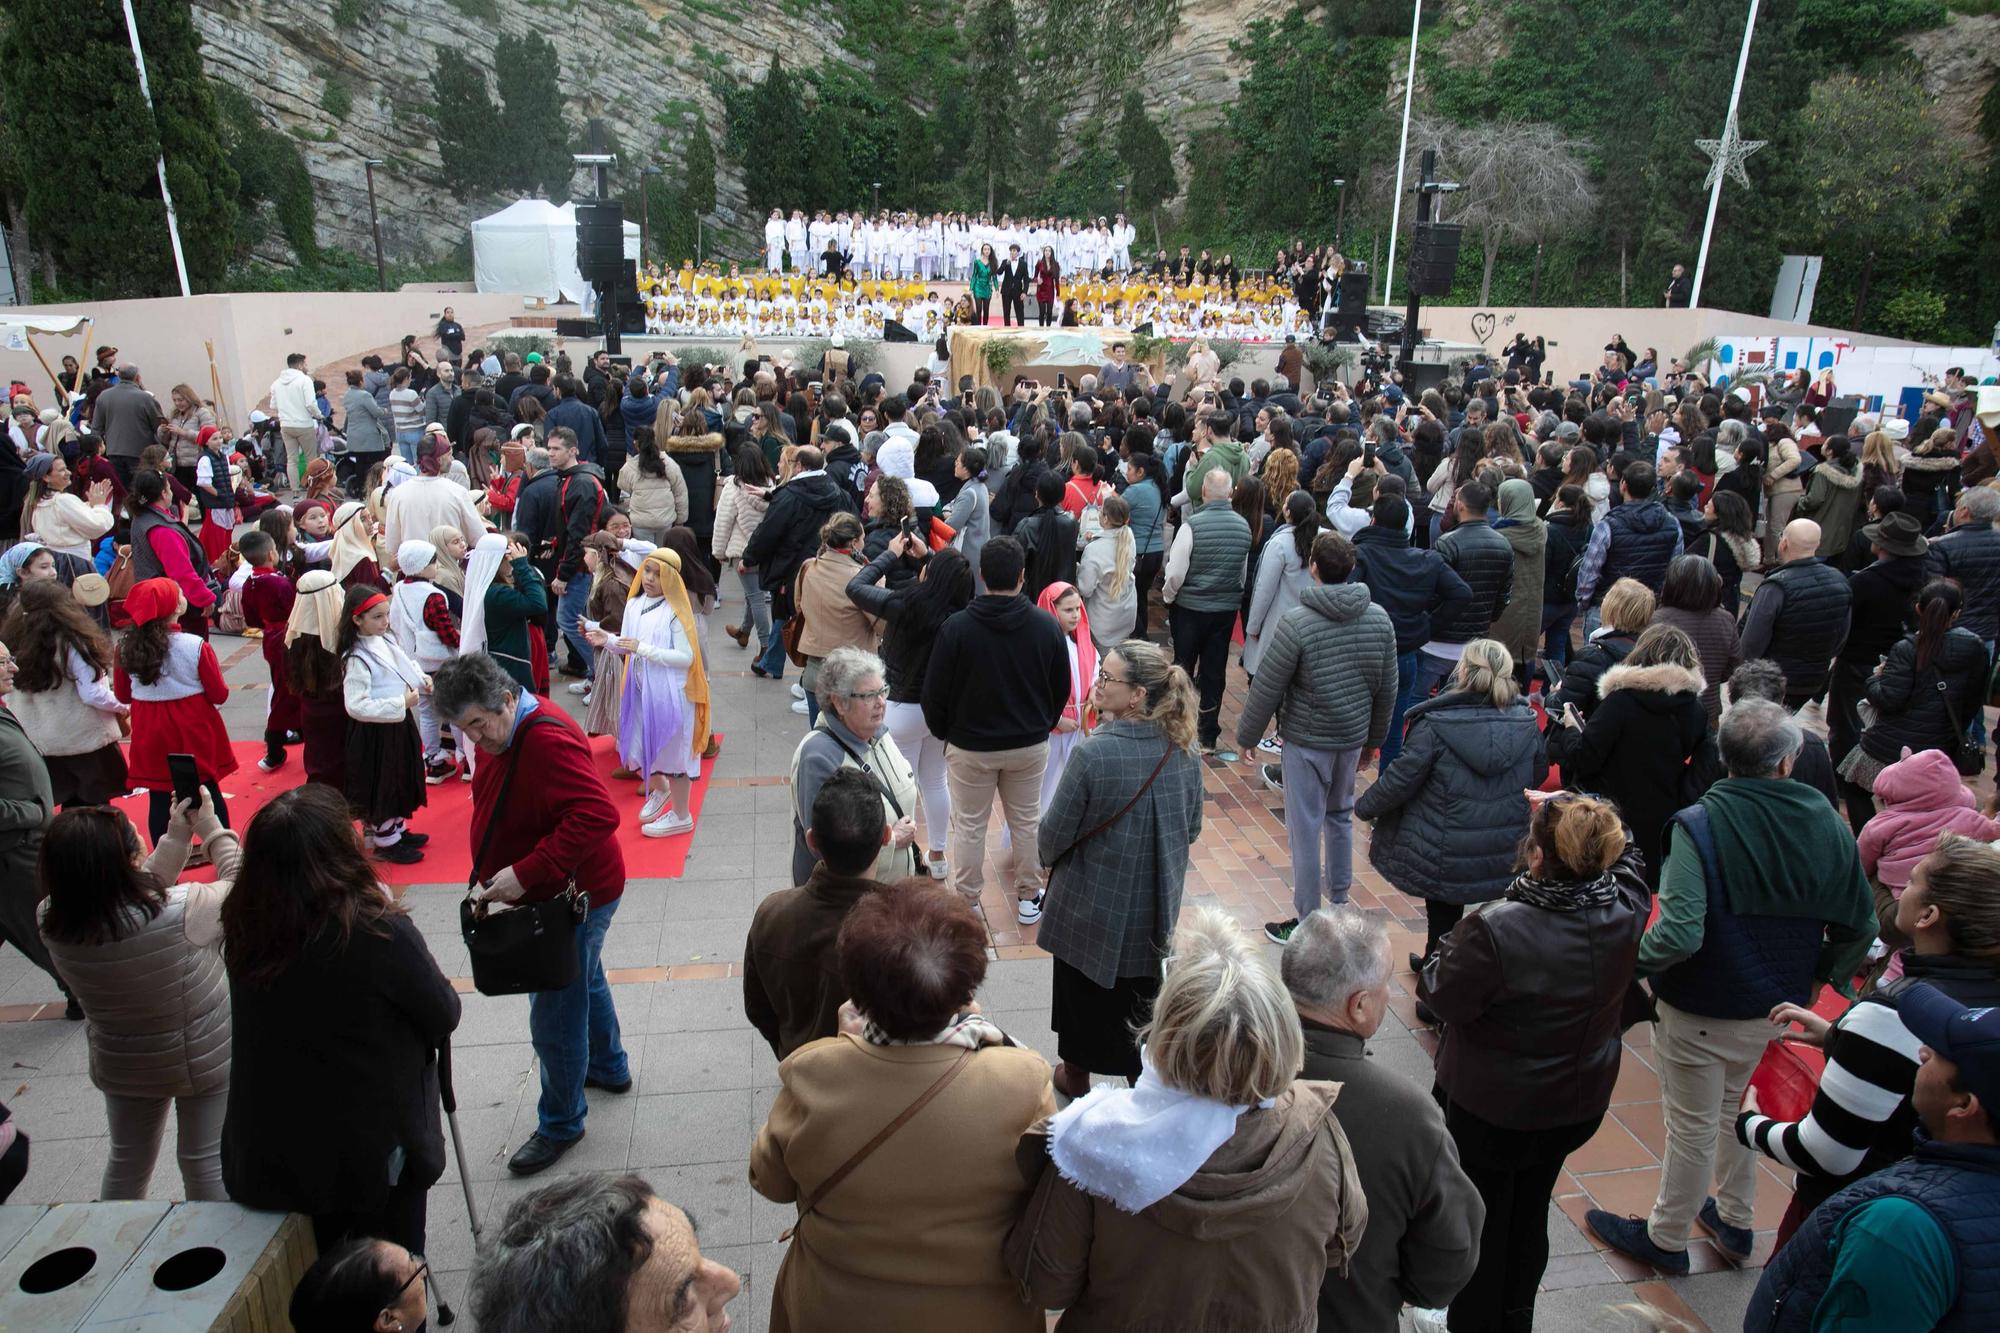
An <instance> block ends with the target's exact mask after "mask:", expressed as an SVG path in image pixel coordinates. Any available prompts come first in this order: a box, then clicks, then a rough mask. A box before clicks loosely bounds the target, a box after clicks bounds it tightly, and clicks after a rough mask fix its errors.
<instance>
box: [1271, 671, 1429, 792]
mask: <svg viewBox="0 0 2000 1333" xmlns="http://www.w3.org/2000/svg"><path fill="white" fill-rule="evenodd" d="M1416 696H1417V653H1416V650H1414V649H1412V650H1411V651H1409V652H1407V653H1398V654H1396V707H1395V710H1394V711H1393V712H1391V713H1390V714H1389V735H1388V738H1387V739H1385V740H1384V741H1383V742H1382V753H1381V754H1380V756H1378V757H1377V760H1376V764H1375V771H1376V772H1377V773H1386V772H1388V771H1389V765H1390V764H1392V763H1394V762H1395V761H1396V756H1397V755H1399V754H1401V753H1402V752H1403V714H1405V713H1407V712H1409V711H1410V704H1411V703H1412V702H1414V701H1415V699H1416ZM1286 804H1287V806H1289V805H1290V802H1289V801H1288V802H1286Z"/></svg>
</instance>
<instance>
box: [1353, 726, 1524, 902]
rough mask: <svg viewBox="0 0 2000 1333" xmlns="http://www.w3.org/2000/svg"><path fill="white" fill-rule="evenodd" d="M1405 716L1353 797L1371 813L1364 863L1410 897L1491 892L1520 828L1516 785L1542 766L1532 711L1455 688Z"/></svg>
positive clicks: (1507, 876) (1474, 896)
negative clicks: (1368, 783) (1387, 755)
mask: <svg viewBox="0 0 2000 1333" xmlns="http://www.w3.org/2000/svg"><path fill="white" fill-rule="evenodd" d="M1405 717H1406V718H1407V720H1408V723H1409V729H1408V731H1407V732H1405V733H1404V736H1403V751H1402V753H1401V754H1399V755H1397V756H1396V762H1394V763H1393V764H1390V765H1389V767H1388V769H1387V770H1386V771H1385V772H1384V773H1383V774H1382V776H1381V777H1379V778H1377V779H1376V780H1375V785H1374V786H1372V787H1370V788H1369V789H1368V790H1367V791H1366V792H1363V793H1362V795H1361V799H1360V800H1359V801H1357V802H1356V803H1355V806H1354V816H1355V818H1357V819H1367V820H1372V821H1374V823H1375V832H1374V836H1373V837H1372V838H1371V839H1370V840H1369V847H1368V860H1369V863H1370V864H1371V865H1373V866H1374V867H1375V868H1376V869H1377V870H1379V871H1381V872H1382V874H1383V875H1384V877H1386V878H1387V879H1388V881H1389V883H1390V884H1392V885H1394V886H1395V887H1396V888H1398V889H1400V890H1401V891H1402V892H1404V893H1408V894H1412V895H1414V896H1416V897H1419V898H1428V899H1431V900H1432V901H1435V902H1444V903H1483V902H1487V901H1489V900H1491V899H1494V898H1498V897H1499V896H1500V893H1501V891H1502V890H1503V889H1505V888H1506V887H1507V885H1508V883H1509V882H1510V881H1511V880H1512V879H1513V878H1514V855H1515V852H1516V850H1517V849H1518V847H1519V845H1520V842H1521V835H1522V834H1523V833H1524V832H1526V831H1527V828H1528V798H1527V797H1526V796H1524V795H1522V792H1523V791H1525V790H1526V789H1527V788H1529V787H1538V786H1540V785H1541V782H1542V779H1543V778H1545V777H1547V776H1548V771H1549V766H1548V761H1547V760H1545V759H1544V758H1543V757H1542V743H1541V732H1540V729H1539V728H1538V727H1537V726H1536V725H1535V715H1534V713H1533V711H1531V710H1530V709H1529V707H1528V705H1527V704H1525V703H1522V702H1520V701H1518V700H1517V701H1516V702H1514V703H1512V704H1510V705H1509V706H1507V707H1506V708H1495V707H1494V706H1493V705H1492V704H1490V703H1488V702H1487V701H1486V699H1485V698H1484V696H1479V695H1472V694H1468V693H1465V692H1464V691H1460V690H1455V691H1452V692H1451V693H1449V694H1440V695H1438V696H1436V697H1435V698H1432V699H1427V700H1425V701H1424V702H1422V703H1420V704H1418V705H1416V706H1415V707H1413V708H1411V709H1410V711H1409V712H1408V713H1407V714H1405Z"/></svg>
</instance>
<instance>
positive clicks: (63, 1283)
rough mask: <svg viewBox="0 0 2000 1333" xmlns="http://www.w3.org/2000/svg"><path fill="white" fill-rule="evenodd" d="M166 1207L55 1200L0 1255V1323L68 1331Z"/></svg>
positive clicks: (51, 1332) (40, 1332)
mask: <svg viewBox="0 0 2000 1333" xmlns="http://www.w3.org/2000/svg"><path fill="white" fill-rule="evenodd" d="M172 1208H173V1205H172V1204H170V1203H166V1202H164V1201H162V1202H157V1203H155V1202H137V1203H59V1204H56V1205H55V1206H54V1207H52V1208H50V1209H49V1210H48V1211H47V1212H45V1213H43V1214H42V1216H41V1218H40V1220H39V1221H37V1222H36V1223H35V1225H34V1226H32V1227H30V1228H29V1230H28V1234H27V1235H25V1236H23V1237H21V1239H20V1240H19V1241H17V1242H16V1243H15V1245H14V1247H13V1248H12V1249H11V1250H9V1251H8V1252H7V1254H6V1257H5V1258H0V1328H32V1329H35V1330H37V1333H71V1330H74V1329H79V1328H82V1327H83V1322H84V1320H85V1319H86V1318H87V1317H88V1316H89V1314H90V1312H91V1309H92V1308H93V1307H94V1306H95V1305H96V1304H97V1302H98V1300H99V1299H100V1298H101V1297H103V1295H104V1293H105V1292H107V1291H109V1290H110V1289H111V1284H112V1283H113V1282H114V1281H115V1280H116V1279H117V1277H118V1275H119V1274H120V1273H122V1272H124V1271H125V1268H126V1266H127V1265H128V1264H130V1263H131V1262H132V1260H133V1259H134V1258H135V1257H137V1255H138V1253H139V1250H140V1248H141V1247H142V1246H144V1245H145V1243H146V1239H147V1237H149V1236H151V1235H152V1234H153V1231H154V1229H155V1228H156V1227H158V1226H159V1225H160V1220H161V1219H162V1218H164V1217H165V1216H166V1215H167V1213H168V1212H169V1211H171V1210H172Z"/></svg>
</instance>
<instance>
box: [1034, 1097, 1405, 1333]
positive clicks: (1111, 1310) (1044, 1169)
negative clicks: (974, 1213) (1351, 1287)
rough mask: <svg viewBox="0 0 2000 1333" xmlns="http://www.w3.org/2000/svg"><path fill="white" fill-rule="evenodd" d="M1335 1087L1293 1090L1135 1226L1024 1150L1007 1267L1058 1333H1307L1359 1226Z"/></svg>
mask: <svg viewBox="0 0 2000 1333" xmlns="http://www.w3.org/2000/svg"><path fill="white" fill-rule="evenodd" d="M1339 1091H1340V1090H1339V1087H1338V1085H1336V1084H1332V1083H1306V1082H1300V1083H1294V1084H1292V1086H1291V1087H1289V1088H1287V1089H1285V1091H1284V1092H1282V1093H1280V1094H1278V1098H1277V1102H1276V1104H1275V1105H1273V1106H1272V1107H1270V1108H1269V1109H1268V1110H1259V1109H1252V1110H1249V1111H1246V1112H1244V1113H1243V1115H1242V1116H1241V1117H1240V1118H1239V1119H1238V1120H1237V1122H1236V1133H1235V1135H1234V1136H1232V1137H1231V1138H1230V1140H1229V1141H1228V1142H1227V1143H1225V1144H1223V1145H1222V1146H1221V1147H1220V1148H1217V1149H1216V1150H1215V1151H1214V1152H1213V1153H1212V1154H1210V1155H1209V1159H1208V1161H1207V1162H1205V1163H1203V1164H1202V1167H1201V1169H1200V1170H1198V1171H1196V1172H1195V1173H1194V1175H1193V1176H1191V1177H1190V1178H1189V1179H1188V1180H1187V1181H1186V1183H1184V1184H1183V1185H1182V1186H1181V1187H1180V1188H1179V1189H1178V1190H1176V1191H1174V1192H1173V1193H1172V1194H1170V1195H1168V1196H1167V1197H1166V1198H1164V1199H1162V1200H1160V1201H1159V1202H1158V1203H1156V1204H1153V1205H1152V1206H1151V1207H1149V1208H1146V1209H1144V1210H1143V1211H1141V1212H1138V1213H1127V1212H1123V1211H1121V1210H1120V1209H1118V1208H1117V1207H1115V1206H1114V1205H1113V1204H1111V1203H1110V1202H1109V1201H1108V1200H1105V1199H1100V1198H1097V1197H1095V1196H1093V1195H1089V1194H1085V1193H1084V1192H1083V1191H1082V1190H1081V1189H1079V1188H1077V1187H1076V1186H1075V1185H1073V1184H1071V1183H1070V1182H1069V1181H1067V1180H1065V1179H1063V1177H1062V1173H1061V1172H1059V1171H1057V1170H1056V1169H1055V1167H1054V1165H1053V1163H1051V1162H1049V1161H1048V1160H1047V1149H1046V1147H1045V1143H1046V1140H1045V1139H1044V1138H1043V1136H1042V1135H1041V1134H1039V1133H1036V1134H1031V1135H1029V1136H1028V1137H1026V1138H1025V1139H1023V1141H1022V1147H1021V1158H1022V1159H1023V1167H1024V1169H1025V1170H1027V1171H1028V1172H1030V1173H1034V1172H1039V1180H1038V1181H1037V1183H1036V1186H1035V1192H1034V1194H1033V1196H1032V1197H1031V1198H1030V1199H1029V1201H1028V1206H1027V1209H1026V1211H1025V1212H1024V1213H1023V1214H1022V1216H1021V1219H1020V1221H1018V1222H1016V1223H1015V1224H1014V1229H1013V1231H1012V1232H1011V1233H1010V1234H1009V1235H1008V1237H1007V1245H1006V1249H1005V1251H1004V1256H1005V1259H1006V1262H1007V1267H1008V1269H1009V1270H1010V1271H1012V1272H1013V1274H1014V1275H1015V1277H1016V1278H1018V1279H1019V1280H1020V1282H1021V1285H1022V1286H1023V1287H1024V1288H1025V1289H1026V1290H1027V1291H1028V1292H1030V1293H1031V1294H1032V1296H1033V1297H1034V1300H1035V1303H1036V1304H1037V1305H1039V1306H1042V1307H1044V1308H1048V1309H1061V1310H1062V1311H1063V1316H1062V1319H1061V1320H1060V1321H1059V1322H1058V1323H1057V1325H1056V1327H1057V1329H1058V1330H1060V1333H1095V1331H1096V1330H1121V1331H1123V1330H1130V1331H1132V1333H1138V1331H1139V1330H1149V1331H1150V1330H1161V1331H1164V1330H1169V1329H1171V1330H1175V1331H1176V1333H1309V1331H1310V1330H1313V1329H1316V1328H1317V1327H1318V1326H1319V1314H1318V1310H1317V1308H1316V1306H1317V1298H1318V1295H1319V1284H1320V1280H1321V1279H1322V1278H1323V1277H1324V1276H1325V1275H1326V1274H1327V1273H1328V1271H1329V1270H1331V1271H1333V1272H1336V1273H1341V1274H1346V1273H1348V1272H1350V1271H1352V1263H1351V1261H1352V1258H1353V1255H1354V1251H1355V1249H1356V1247H1357V1246H1358V1245H1359V1244H1360V1242H1361V1238H1362V1235H1363V1233H1364V1231H1365V1230H1366V1228H1367V1225H1368V1201H1367V1199H1366V1198H1365V1197H1364V1196H1363V1194H1362V1191H1361V1181H1360V1178H1359V1177H1358V1176H1357V1175H1356V1174H1355V1169H1354V1154H1353V1150H1352V1149H1351V1148H1350V1147H1349V1146H1348V1142H1347V1135H1346V1133H1345V1132H1344V1131H1343V1130H1342V1129H1341V1127H1340V1121H1339V1120H1338V1119H1337V1118H1336V1117H1335V1115H1334V1102H1335V1099H1336V1097H1338V1095H1339Z"/></svg>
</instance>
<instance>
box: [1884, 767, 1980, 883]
mask: <svg viewBox="0 0 2000 1333" xmlns="http://www.w3.org/2000/svg"><path fill="white" fill-rule="evenodd" d="M1946 832H1950V833H1962V834H1964V835H1965V836H1966V837H1968V838H1974V839H1977V840H1978V841H1980V842H1996V841H2000V821H1995V820H1991V819H1988V818H1987V817H1986V816H1985V815H1982V814H1980V813H1979V804H1978V802H1977V801H1975V800H1974V799H1973V796H1972V789H1971V788H1970V787H1968V786H1966V785H1965V782H1964V781H1963V779H1961V778H1960V777H1959V774H1958V769H1957V768H1956V767H1954V766H1953V764H1952V762H1951V758H1950V756H1948V755H1947V754H1945V752H1944V751H1942V750H1919V751H1917V752H1916V753H1915V754H1913V755H1910V756H1909V757H1908V758H1907V759H1900V760H1898V761H1897V762H1895V763H1893V764H1891V765H1889V766H1888V767H1887V768H1885V769H1883V770H1882V771H1881V772H1880V773H1877V774H1876V775H1875V816H1874V818H1872V819H1870V820H1869V821H1868V823H1867V824H1866V825H1864V826H1863V827H1862V830H1861V869H1862V871H1863V872H1864V873H1865V874H1866V875H1867V876H1868V878H1870V879H1872V880H1876V881H1878V882H1880V883H1882V884H1884V885H1887V886H1888V887H1890V888H1892V889H1897V890H1900V889H1902V888H1903V887H1905V886H1906V885H1908V884H1909V882H1910V872H1911V871H1912V870H1915V869H1916V868H1917V863H1918V862H1920V861H1922V860H1923V859H1924V858H1925V857H1927V856H1929V855H1930V854H1931V851H1932V849H1933V848H1934V847H1936V846H1937V838H1938V834H1940V833H1946Z"/></svg>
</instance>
